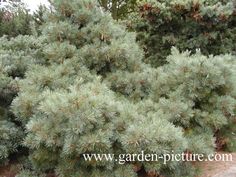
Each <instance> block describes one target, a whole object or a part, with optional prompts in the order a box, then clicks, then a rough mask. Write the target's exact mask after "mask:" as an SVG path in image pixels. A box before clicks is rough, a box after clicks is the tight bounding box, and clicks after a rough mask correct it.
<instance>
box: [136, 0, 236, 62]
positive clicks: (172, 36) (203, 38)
mask: <svg viewBox="0 0 236 177" xmlns="http://www.w3.org/2000/svg"><path fill="white" fill-rule="evenodd" d="M235 12H236V11H235V5H234V0H229V1H225V0H197V1H196V0H173V1H169V0H158V1H157V0H148V1H147V2H145V3H142V4H141V5H140V12H139V16H140V18H139V19H138V20H136V22H135V23H134V24H136V25H134V26H135V27H134V28H135V29H136V31H137V32H138V36H137V40H138V41H139V42H140V43H141V45H142V46H143V48H144V50H145V56H146V57H145V61H146V62H147V63H151V64H152V65H153V66H160V65H162V64H164V63H165V62H166V60H165V58H166V56H168V55H169V54H170V50H171V47H172V46H176V47H177V48H178V49H179V50H181V51H185V50H187V49H188V50H190V51H192V52H194V51H195V49H198V48H200V49H201V52H202V53H203V54H205V55H209V54H213V55H219V54H224V53H234V54H235V52H236V48H235V42H236V41H235V39H236V37H235V34H236V25H235V24H236V13H235ZM136 19H137V18H136Z"/></svg>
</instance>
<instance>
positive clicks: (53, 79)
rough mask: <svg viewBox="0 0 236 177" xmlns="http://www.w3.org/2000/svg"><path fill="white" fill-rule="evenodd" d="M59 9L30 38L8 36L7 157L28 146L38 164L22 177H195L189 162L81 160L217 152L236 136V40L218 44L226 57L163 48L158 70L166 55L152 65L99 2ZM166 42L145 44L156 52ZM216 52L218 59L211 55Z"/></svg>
mask: <svg viewBox="0 0 236 177" xmlns="http://www.w3.org/2000/svg"><path fill="white" fill-rule="evenodd" d="M181 2H182V1H181ZM189 2H190V1H188V3H189ZM209 2H211V3H212V1H209ZM160 3H163V4H167V5H168V4H170V3H169V1H165V3H164V1H161V2H160ZM176 3H177V2H176ZM211 3H210V4H211ZM157 4H159V3H157ZM52 5H53V7H54V9H53V10H52V11H44V12H43V13H45V14H43V13H42V11H39V13H38V15H39V16H38V18H37V19H38V20H40V21H38V23H37V21H36V24H35V29H34V32H33V33H32V35H30V36H22V35H20V36H18V37H15V38H11V39H8V38H7V37H3V38H1V39H0V98H1V99H0V131H1V132H3V134H1V136H0V142H1V143H0V160H3V159H4V160H5V159H6V157H7V156H8V155H9V154H10V153H11V152H14V151H15V150H16V148H17V146H18V145H19V144H20V142H17V141H22V139H23V143H22V144H21V145H23V146H24V147H26V148H28V154H29V161H30V165H28V166H27V167H28V169H27V167H26V166H24V167H25V168H26V169H24V170H23V171H22V172H21V173H20V174H19V175H18V177H29V176H32V177H33V176H37V175H38V174H40V173H42V174H43V173H46V172H55V173H56V174H57V175H58V176H60V177H78V176H81V177H87V176H89V177H102V176H106V177H107V176H109V177H132V176H138V173H137V172H138V171H139V170H140V169H142V170H144V171H146V172H147V173H148V174H152V175H157V174H161V175H165V176H168V177H179V176H183V177H184V176H186V177H187V176H188V177H189V176H194V172H195V171H194V170H193V169H192V167H191V163H185V162H177V161H170V162H167V164H166V165H164V164H163V161H159V162H138V161H132V162H125V164H124V165H121V164H118V163H117V162H116V161H113V162H111V161H86V160H85V159H84V158H83V154H92V153H96V154H101V153H114V154H115V156H118V155H119V154H127V153H132V154H137V153H141V151H144V152H145V153H150V154H153V153H154V154H158V155H162V154H165V153H172V152H175V153H189V154H191V153H201V154H202V153H203V154H210V153H213V152H214V151H215V148H216V146H217V144H216V143H217V141H219V140H220V139H225V138H226V137H230V138H232V136H233V134H232V132H233V131H235V128H234V126H233V125H235V112H236V83H235V80H236V57H235V55H234V51H235V50H234V47H233V46H234V43H232V42H233V40H234V38H230V39H231V41H230V40H229V41H228V42H229V45H225V47H226V48H224V47H223V44H222V46H219V45H215V47H219V48H220V49H221V51H213V48H214V46H207V47H209V50H208V49H206V48H203V51H200V50H195V48H198V47H197V46H194V47H193V48H190V51H184V52H182V50H185V49H186V48H187V47H186V48H185V47H183V48H182V47H181V45H183V44H184V42H183V41H184V39H181V40H183V41H182V42H181V41H179V42H178V45H179V46H178V45H177V47H178V48H179V49H177V48H172V49H171V48H170V46H168V47H166V48H164V46H163V48H162V49H163V50H161V49H159V48H158V50H156V51H155V54H158V55H161V56H162V58H163V59H164V58H165V64H164V65H163V66H160V67H157V68H155V67H152V65H154V66H156V64H157V63H155V62H159V61H161V60H159V59H160V58H159V57H157V58H155V59H156V60H155V62H154V63H152V62H150V60H149V58H144V54H143V51H142V50H141V48H140V47H139V46H138V44H137V43H136V35H135V33H134V32H128V31H127V30H126V29H125V27H124V26H122V25H120V24H118V23H117V22H116V21H115V20H114V19H112V16H111V15H110V14H109V13H107V12H104V11H103V10H102V9H101V8H100V6H99V3H98V2H97V1H95V0H81V1H77V0H71V1H63V0H55V1H53V3H52ZM155 5H156V3H155ZM159 5H160V4H159ZM221 5H222V4H221ZM210 6H211V5H209V7H210ZM204 7H205V6H204ZM222 7H225V6H224V5H222ZM163 9H164V6H163ZM166 9H169V8H166ZM41 10H42V9H41ZM224 12H225V11H224ZM214 13H215V11H214ZM168 14H169V13H168ZM229 14H230V15H229V16H230V17H229V18H231V16H232V14H231V11H230V12H229ZM232 19H233V16H232ZM175 20H176V21H177V18H176V19H175ZM181 20H182V19H181ZM181 20H180V21H181ZM147 22H150V21H147ZM181 23H182V22H181ZM229 23H230V22H229ZM172 25H173V24H172ZM222 25H223V24H222ZM227 25H229V24H227ZM231 25H232V24H231ZM148 26H149V28H148V29H151V25H150V24H149V25H148ZM186 26H188V25H186ZM232 26H233V25H232ZM188 27H189V28H190V24H189V26H188ZM196 28H197V27H196ZM230 29H231V30H233V27H232V28H229V30H230ZM225 30H226V29H225ZM142 32H143V31H142ZM228 32H229V31H228ZM231 32H232V31H231ZM231 32H229V35H233V34H234V33H233V32H232V33H231ZM163 33H164V32H163ZM147 34H148V33H147ZM160 34H162V33H160ZM160 34H158V33H156V35H160ZM166 34H168V32H166ZM222 34H225V33H222ZM186 35H188V33H186ZM180 36H181V35H180ZM182 36H183V38H184V34H182ZM185 37H186V36H185ZM149 38H150V36H149ZM194 38H195V39H198V37H196V36H195V37H194ZM186 39H187V38H186ZM145 40H146V38H145ZM146 42H147V41H146ZM223 42H225V41H223ZM176 44H177V43H176ZM158 45H159V44H154V46H148V45H146V47H147V49H150V51H154V50H153V48H152V47H155V46H158ZM227 46H230V47H231V48H229V47H227ZM210 47H212V48H211V49H210ZM205 49H206V50H205ZM223 49H225V50H227V52H226V51H223ZM217 50H218V49H217ZM167 51H168V52H167ZM169 51H170V52H169ZM228 52H229V53H231V54H220V53H228ZM211 53H213V54H214V55H215V56H213V55H209V56H207V55H208V54H211ZM146 54H147V53H146ZM168 54H170V55H168ZM205 54H207V55H205ZM216 54H219V55H216ZM167 55H168V56H167ZM143 61H148V63H149V62H150V63H151V65H149V64H146V63H144V62H143ZM153 61H154V60H153ZM157 65H159V64H157ZM10 105H11V109H10ZM11 112H13V113H14V116H15V117H14V116H13V115H12V113H11ZM3 117H4V118H3ZM2 118H3V119H2ZM9 120H10V121H9ZM22 130H24V135H23V134H22ZM15 140H17V141H15ZM224 146H227V148H228V149H230V150H231V149H233V147H234V143H231V141H230V139H229V140H228V142H226V144H224ZM159 160H160V159H159Z"/></svg>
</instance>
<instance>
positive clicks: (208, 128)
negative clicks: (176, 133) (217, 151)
mask: <svg viewBox="0 0 236 177" xmlns="http://www.w3.org/2000/svg"><path fill="white" fill-rule="evenodd" d="M235 61H236V60H235V56H233V55H219V56H215V57H214V56H212V55H211V56H209V57H206V56H204V55H202V54H201V53H200V51H196V54H193V55H190V52H184V53H180V52H179V51H178V50H177V49H175V48H173V49H172V54H171V55H170V56H168V57H167V62H168V63H167V64H166V65H164V66H162V67H159V68H158V72H157V75H158V76H157V80H156V81H155V82H153V83H154V84H153V85H152V96H151V98H152V99H153V100H154V101H155V102H158V109H160V110H162V111H163V112H164V113H165V114H166V115H168V116H170V117H169V118H168V120H169V121H170V122H172V123H173V124H175V125H177V126H181V127H182V128H183V130H184V134H185V137H186V138H188V142H189V147H188V149H189V150H190V151H192V152H195V153H206V154H209V153H211V151H214V147H215V134H216V132H217V131H218V130H222V131H226V132H227V130H228V129H227V128H226V127H227V126H226V127H225V125H233V124H235V123H233V122H234V119H235V109H236V99H235V98H236V92H235V91H236V84H235V79H236V78H235V77H236V75H235V71H236V68H235V66H236V62H235Z"/></svg>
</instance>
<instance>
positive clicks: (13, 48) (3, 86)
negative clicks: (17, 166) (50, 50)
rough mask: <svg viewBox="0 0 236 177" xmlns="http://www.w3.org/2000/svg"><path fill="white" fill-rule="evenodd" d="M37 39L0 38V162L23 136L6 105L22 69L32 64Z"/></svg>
mask: <svg viewBox="0 0 236 177" xmlns="http://www.w3.org/2000/svg"><path fill="white" fill-rule="evenodd" d="M39 43H40V39H37V41H36V39H35V37H33V36H18V37H16V38H12V39H8V38H7V36H4V37H2V38H0V131H1V136H0V142H1V143H0V144H1V148H0V161H2V162H5V160H6V159H7V157H8V156H9V155H10V154H11V153H12V152H15V151H16V150H17V148H18V147H19V145H20V143H21V141H22V138H23V133H22V129H23V127H21V123H19V121H18V120H16V119H15V117H14V115H13V114H12V111H11V110H10V105H11V102H12V100H13V98H14V97H15V96H16V95H17V93H18V81H19V80H20V79H21V78H23V77H24V73H25V71H26V69H27V68H28V67H29V66H30V65H31V64H32V63H34V62H35V59H36V56H37V54H38V52H37V49H38V48H39V46H40V44H39Z"/></svg>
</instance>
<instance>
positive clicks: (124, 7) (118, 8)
mask: <svg viewBox="0 0 236 177" xmlns="http://www.w3.org/2000/svg"><path fill="white" fill-rule="evenodd" d="M98 2H99V3H100V5H101V6H102V7H103V8H104V9H105V10H106V11H109V12H110V13H111V14H112V17H113V18H114V19H116V20H117V19H124V18H126V17H127V16H128V15H129V14H130V13H132V12H134V11H136V10H137V7H138V3H139V2H140V0H99V1H98Z"/></svg>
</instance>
